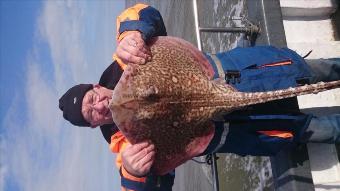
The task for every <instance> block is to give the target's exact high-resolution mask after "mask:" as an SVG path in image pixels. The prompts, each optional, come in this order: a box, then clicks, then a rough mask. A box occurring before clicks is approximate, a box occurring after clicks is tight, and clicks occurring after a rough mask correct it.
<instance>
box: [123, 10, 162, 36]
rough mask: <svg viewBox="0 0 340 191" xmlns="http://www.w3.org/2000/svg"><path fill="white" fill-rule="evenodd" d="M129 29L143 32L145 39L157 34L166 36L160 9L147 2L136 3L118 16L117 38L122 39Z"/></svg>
mask: <svg viewBox="0 0 340 191" xmlns="http://www.w3.org/2000/svg"><path fill="white" fill-rule="evenodd" d="M129 31H139V32H141V33H142V38H143V39H144V41H148V40H149V39H150V38H152V37H155V36H166V35H167V33H166V29H165V26H164V22H163V18H162V16H161V14H160V13H159V11H158V10H157V9H155V8H153V7H151V6H148V5H145V4H136V5H135V6H133V7H130V8H128V9H126V10H125V11H123V12H122V13H121V14H120V15H119V16H118V18H117V40H118V41H120V40H122V39H123V38H124V37H125V36H126V35H127V34H128V32H129Z"/></svg>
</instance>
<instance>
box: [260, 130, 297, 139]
mask: <svg viewBox="0 0 340 191" xmlns="http://www.w3.org/2000/svg"><path fill="white" fill-rule="evenodd" d="M258 132H259V133H262V134H264V135H268V136H271V137H280V138H291V137H293V134H292V133H291V132H290V131H258Z"/></svg>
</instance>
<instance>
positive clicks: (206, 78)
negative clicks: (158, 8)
mask: <svg viewBox="0 0 340 191" xmlns="http://www.w3.org/2000/svg"><path fill="white" fill-rule="evenodd" d="M151 52H152V55H153V57H152V61H150V62H148V63H147V64H145V65H129V66H128V67H127V68H126V69H125V71H124V73H123V75H122V77H121V79H120V81H119V83H118V84H117V86H116V87H115V89H114V91H113V96H112V101H111V103H110V109H111V111H112V114H113V115H112V117H113V120H114V122H115V124H116V125H117V126H118V128H119V129H120V130H121V131H122V133H123V134H124V135H125V136H126V137H127V139H128V140H129V141H130V142H131V143H138V142H141V141H145V140H148V141H150V142H152V143H153V144H154V145H155V149H156V159H155V162H154V164H153V167H152V171H153V172H154V173H156V174H165V173H167V172H168V171H170V170H172V169H174V168H175V167H177V166H178V165H180V164H182V163H184V162H185V161H186V160H189V159H191V158H192V157H194V156H197V155H199V154H201V153H202V152H203V151H204V149H205V148H204V147H203V146H202V145H208V144H207V141H210V139H209V137H208V136H211V135H212V134H213V133H211V132H213V131H214V127H213V121H212V120H213V119H214V118H215V117H218V115H221V114H226V113H229V112H231V111H234V110H237V109H240V108H242V107H244V106H248V105H252V104H257V103H264V102H268V101H272V100H277V99H283V98H288V97H294V96H297V95H304V94H310V93H318V92H320V91H325V90H328V89H334V88H338V87H340V81H334V82H327V83H323V82H321V83H318V84H313V85H305V86H301V87H296V88H289V89H284V90H278V91H270V92H258V93H243V92H239V91H237V90H236V89H234V88H233V87H232V86H230V85H227V84H223V83H220V82H217V81H213V80H211V79H212V76H213V69H212V68H211V66H210V64H209V62H208V61H207V60H206V58H205V57H204V55H203V54H202V53H201V52H200V51H198V50H197V49H196V48H195V47H194V46H192V45H191V44H190V43H188V42H186V41H184V40H182V39H179V38H175V37H169V36H168V37H158V38H155V39H154V40H153V41H152V42H151Z"/></svg>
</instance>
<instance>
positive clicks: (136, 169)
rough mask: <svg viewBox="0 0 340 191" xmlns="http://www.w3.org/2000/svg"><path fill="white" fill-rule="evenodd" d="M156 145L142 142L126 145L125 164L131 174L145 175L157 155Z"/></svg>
mask: <svg viewBox="0 0 340 191" xmlns="http://www.w3.org/2000/svg"><path fill="white" fill-rule="evenodd" d="M154 149H155V146H154V145H153V144H150V143H148V142H141V143H137V144H134V145H128V146H126V148H125V150H124V151H123V152H122V160H123V166H124V168H125V170H127V171H128V172H129V173H130V174H131V175H134V176H137V177H141V176H145V175H146V174H147V173H148V172H149V171H150V168H151V166H152V163H153V161H154V156H155V150H154Z"/></svg>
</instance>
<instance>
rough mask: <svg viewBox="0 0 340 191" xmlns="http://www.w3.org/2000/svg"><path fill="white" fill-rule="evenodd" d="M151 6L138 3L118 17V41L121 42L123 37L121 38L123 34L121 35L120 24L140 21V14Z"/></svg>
mask: <svg viewBox="0 0 340 191" xmlns="http://www.w3.org/2000/svg"><path fill="white" fill-rule="evenodd" d="M148 6H149V5H145V4H141V3H138V4H136V5H134V6H132V7H130V8H128V9H126V10H125V11H123V12H122V13H121V14H120V15H119V16H118V17H117V40H118V41H119V40H121V39H122V38H123V36H122V37H121V34H119V27H120V23H121V22H124V21H129V20H139V12H140V11H141V10H142V9H144V8H146V7H148Z"/></svg>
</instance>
